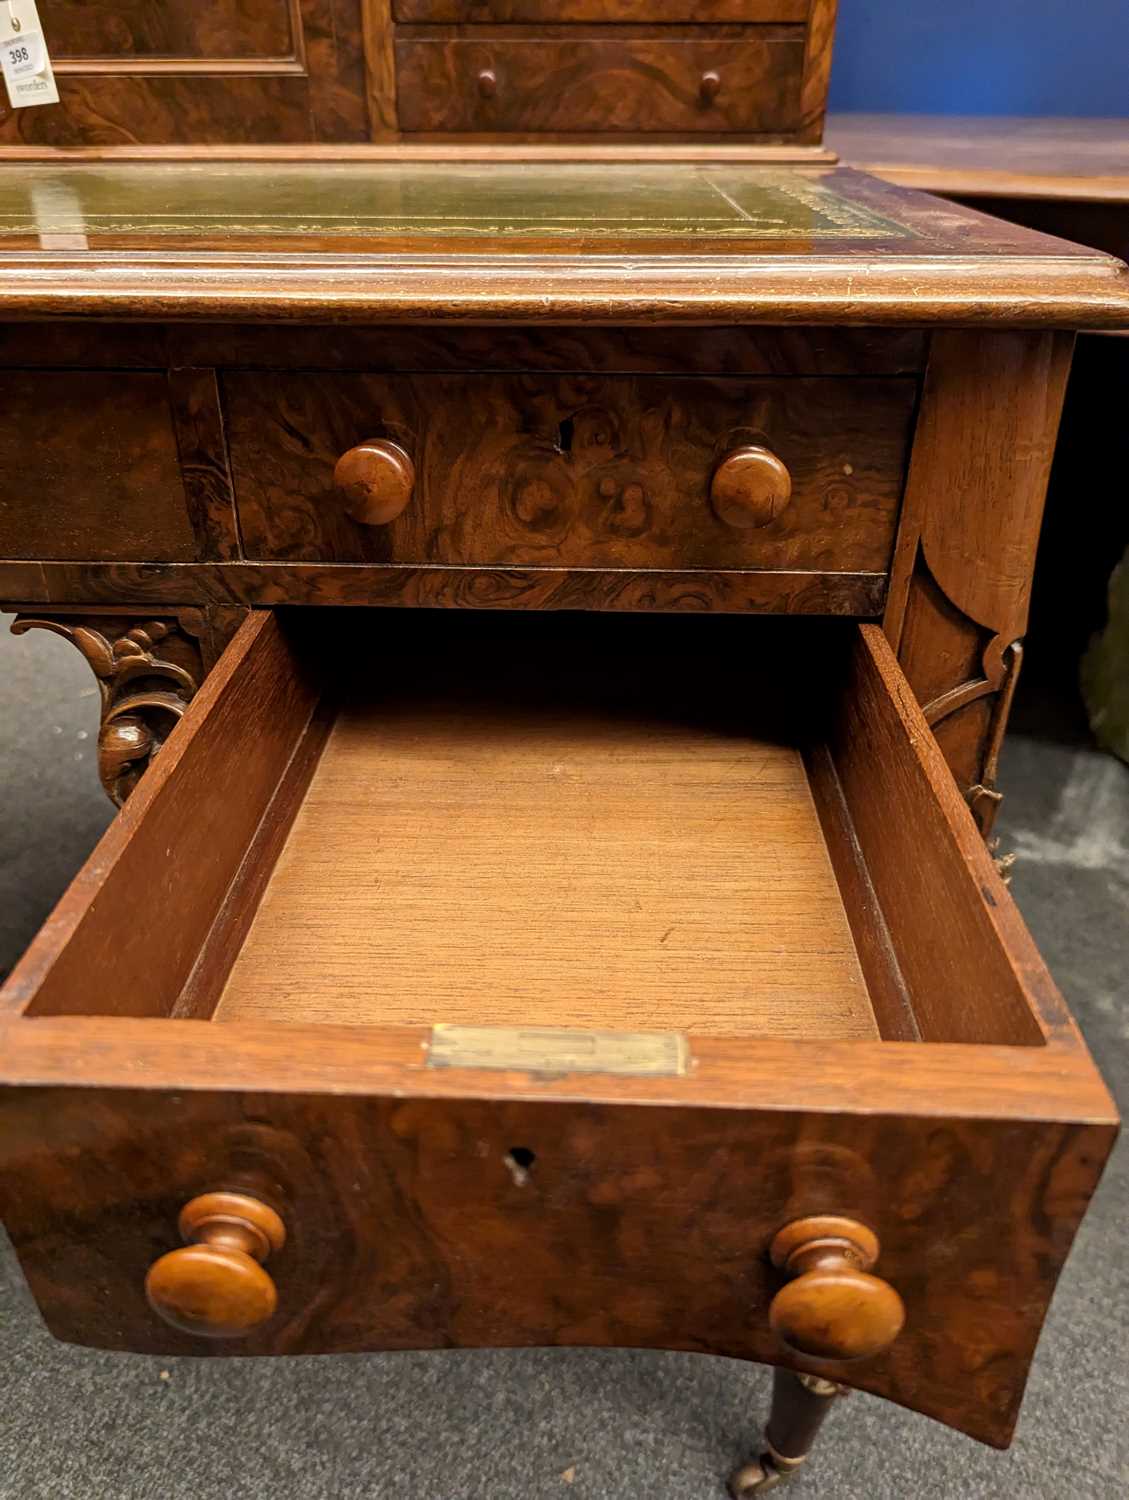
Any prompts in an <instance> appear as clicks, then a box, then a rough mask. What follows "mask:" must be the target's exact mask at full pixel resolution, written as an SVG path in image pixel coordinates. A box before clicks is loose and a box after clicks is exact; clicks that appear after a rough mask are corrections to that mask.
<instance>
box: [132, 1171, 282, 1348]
mask: <svg viewBox="0 0 1129 1500" xmlns="http://www.w3.org/2000/svg"><path fill="white" fill-rule="evenodd" d="M179 1229H180V1233H181V1237H182V1238H183V1239H184V1241H185V1247H184V1249H182V1250H170V1252H169V1253H168V1255H162V1256H161V1258H160V1260H158V1261H155V1262H154V1263H153V1265H152V1266H150V1268H149V1274H148V1276H146V1278H145V1295H146V1296H147V1297H148V1299H149V1305H150V1307H151V1308H152V1309H153V1311H154V1312H155V1313H156V1314H157V1315H158V1316H159V1317H162V1318H164V1320H165V1322H166V1323H171V1324H172V1326H173V1327H174V1328H181V1329H183V1330H184V1332H185V1333H197V1334H203V1335H204V1337H206V1338H213V1339H231V1338H239V1337H240V1336H241V1335H242V1334H245V1333H250V1332H251V1330H252V1329H253V1328H257V1327H258V1326H259V1324H260V1323H265V1322H266V1320H267V1319H268V1318H269V1317H271V1316H272V1315H273V1313H274V1310H275V1307H276V1306H277V1304H278V1293H277V1292H276V1291H275V1287H274V1282H273V1281H272V1280H271V1279H270V1277H269V1276H268V1275H267V1273H266V1272H265V1271H264V1270H263V1268H262V1266H261V1264H260V1262H261V1261H264V1260H266V1258H267V1256H268V1255H270V1253H271V1251H272V1250H281V1249H282V1247H283V1245H284V1244H285V1243H286V1226H285V1225H284V1224H283V1222H282V1220H281V1219H280V1218H279V1216H278V1215H277V1214H276V1213H275V1211H274V1209H273V1208H268V1207H267V1205H266V1204H265V1203H260V1202H259V1200H258V1199H257V1198H248V1197H247V1196H246V1195H245V1194H243V1193H203V1194H201V1196H200V1197H199V1198H193V1199H192V1201H191V1202H190V1203H186V1204H185V1206H184V1208H183V1209H182V1210H181V1214H180V1220H179Z"/></svg>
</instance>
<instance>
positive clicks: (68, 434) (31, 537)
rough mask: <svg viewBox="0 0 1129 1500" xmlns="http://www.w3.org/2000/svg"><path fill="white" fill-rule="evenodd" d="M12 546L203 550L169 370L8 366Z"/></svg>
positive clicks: (1, 502)
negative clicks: (180, 454) (184, 478)
mask: <svg viewBox="0 0 1129 1500" xmlns="http://www.w3.org/2000/svg"><path fill="white" fill-rule="evenodd" d="M0 413H2V415H3V420H2V421H0V555H3V556H7V557H16V558H18V557H24V558H29V559H36V558H38V559H47V558H82V559H87V560H95V561H100V560H109V559H112V558H117V559H119V560H121V561H130V560H135V561H139V562H141V561H145V560H147V559H151V558H166V559H168V560H169V561H171V562H189V561H191V560H192V559H193V558H195V557H196V556H197V555H198V553H197V544H196V539H195V537H194V535H193V530H192V526H191V524H190V522H189V516H188V509H187V505H186V502H185V490H184V486H183V484H182V482H181V475H180V471H179V467H178V462H177V445H176V435H175V432H174V428H173V423H172V417H171V413H170V406H169V392H168V388H167V385H166V382H165V376H164V374H163V373H161V372H159V371H149V372H142V371H137V370H130V371H124V370H118V371H105V372H98V371H73V370H51V371H47V370H44V371H41V372H30V371H27V370H10V371H0Z"/></svg>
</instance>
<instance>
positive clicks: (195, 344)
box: [0, 321, 928, 379]
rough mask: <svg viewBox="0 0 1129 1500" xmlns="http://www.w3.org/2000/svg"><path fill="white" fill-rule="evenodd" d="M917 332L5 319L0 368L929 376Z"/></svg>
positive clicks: (1, 329) (1, 328)
mask: <svg viewBox="0 0 1129 1500" xmlns="http://www.w3.org/2000/svg"><path fill="white" fill-rule="evenodd" d="M927 343H928V339H927V336H926V335H925V334H923V333H921V332H919V331H917V330H914V329H909V328H820V327H813V328H803V327H799V328H772V327H760V328H741V327H732V326H731V327H712V328H696V329H695V330H694V333H693V337H687V335H686V332H685V330H684V329H678V328H662V327H651V328H648V327H645V326H644V327H627V328H600V327H583V326H573V327H539V326H537V325H535V324H534V325H527V326H525V327H520V326H518V327H512V328H497V327H476V326H475V325H473V324H470V325H467V324H462V325H460V324H457V323H455V324H452V323H447V324H442V323H436V324H432V325H430V326H410V325H408V326H404V325H397V324H393V325H391V326H382V325H380V324H375V325H371V324H370V325H364V324H361V325H357V326H355V327H340V326H337V325H334V324H331V323H320V324H319V323H310V324H302V323H293V324H290V325H288V326H285V327H274V326H272V325H270V324H256V323H242V324H240V323H193V322H180V323H175V322H174V323H105V322H90V321H86V322H84V321H75V322H64V323H51V322H38V323H37V324H36V329H35V339H34V341H29V339H28V337H27V329H26V327H25V326H24V324H22V323H0V368H4V367H6V366H14V367H18V368H21V369H36V368H39V367H40V366H47V367H49V368H52V369H112V370H117V369H130V368H135V367H136V368H142V369H159V368H163V367H165V366H170V367H173V368H181V367H190V368H193V369H197V370H199V369H208V368H213V369H218V368H223V367H225V366H226V367H235V368H237V369H244V370H341V371H346V370H355V371H357V372H358V373H361V374H365V373H388V374H392V373H396V374H405V373H422V372H425V371H431V372H449V373H454V372H463V373H466V372H468V371H478V372H485V371H491V370H492V371H497V372H499V373H503V374H505V373H508V374H511V375H512V374H515V373H517V374H520V373H533V372H535V371H537V372H540V373H542V374H544V373H557V374H561V375H568V374H577V373H585V374H599V375H602V376H605V377H606V376H609V375H619V374H623V375H629V374H638V375H678V376H681V377H685V376H687V375H714V376H722V377H724V378H727V379H731V378H733V377H735V376H740V375H761V376H764V375H821V376H842V375H850V376H862V375H914V376H917V375H920V374H921V373H922V372H923V371H924V369H925V360H926V352H927Z"/></svg>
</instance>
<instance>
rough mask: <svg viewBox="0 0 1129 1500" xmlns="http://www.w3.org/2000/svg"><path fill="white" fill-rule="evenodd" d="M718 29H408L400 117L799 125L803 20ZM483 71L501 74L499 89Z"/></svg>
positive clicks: (400, 69)
mask: <svg viewBox="0 0 1129 1500" xmlns="http://www.w3.org/2000/svg"><path fill="white" fill-rule="evenodd" d="M714 31H715V32H716V34H715V35H713V36H711V35H708V34H707V32H706V31H705V30H704V29H703V28H701V27H695V28H693V29H689V28H688V29H687V30H686V31H685V33H684V34H676V33H674V32H673V31H672V30H671V29H668V28H664V29H663V32H662V34H661V35H659V36H656V35H655V34H654V31H653V29H651V30H647V29H646V28H640V32H641V34H639V35H635V34H633V33H631V32H630V31H626V32H625V31H623V30H620V31H616V32H604V31H595V30H594V31H588V32H586V33H583V34H581V35H579V36H577V35H576V29H575V28H573V27H569V28H567V29H566V30H561V31H557V30H556V29H555V28H549V27H545V26H540V27H536V28H530V29H529V31H528V34H526V35H515V34H514V32H513V31H512V30H507V31H505V32H502V31H498V32H493V31H491V30H489V29H488V28H483V27H479V28H477V29H476V30H475V31H474V32H473V33H470V32H465V33H459V32H450V33H445V34H444V33H438V34H436V33H434V32H432V31H430V30H426V31H424V30H420V31H418V32H417V31H415V30H412V31H410V32H409V31H408V30H407V29H406V28H399V29H398V31H397V35H396V86H397V93H398V98H399V114H400V125H401V128H402V129H403V130H404V131H406V132H413V131H486V132H504V131H520V132H539V131H550V132H564V133H567V132H570V131H617V132H629V133H651V134H654V133H656V132H670V133H696V132H701V131H706V132H714V133H717V132H723V133H724V132H728V131H742V132H748V133H750V134H765V135H770V136H775V137H777V138H780V137H783V136H785V135H787V134H789V133H790V132H791V131H792V130H793V129H794V128H795V126H796V123H797V119H798V116H799V111H800V91H801V80H802V72H803V60H804V32H803V29H802V28H801V27H779V28H777V27H765V28H758V29H756V30H742V29H739V28H714ZM484 73H489V74H490V75H491V77H492V78H493V80H494V82H493V85H492V86H491V88H490V90H489V92H488V93H484V91H483V87H482V85H481V82H480V80H481V77H482V75H483V74H484ZM708 73H713V74H715V75H716V76H717V78H718V79H719V81H720V82H719V87H718V88H717V91H716V93H713V94H707V93H706V92H705V90H704V89H703V86H702V81H703V78H704V76H705V75H706V74H708Z"/></svg>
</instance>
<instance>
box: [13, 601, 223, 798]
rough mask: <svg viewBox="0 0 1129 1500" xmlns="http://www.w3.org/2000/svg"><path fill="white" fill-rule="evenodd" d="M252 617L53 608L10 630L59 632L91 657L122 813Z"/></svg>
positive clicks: (108, 783) (107, 761) (105, 759)
mask: <svg viewBox="0 0 1129 1500" xmlns="http://www.w3.org/2000/svg"><path fill="white" fill-rule="evenodd" d="M246 613H247V611H246V610H244V609H230V608H227V607H226V606H223V607H217V608H208V609H182V610H178V611H177V612H176V613H175V614H172V615H162V616H160V617H154V616H153V615H151V614H146V613H141V612H133V613H130V612H127V611H125V610H120V609H119V610H111V609H105V610H101V609H92V608H89V607H87V608H82V607H79V606H76V607H75V608H73V609H69V608H65V607H62V606H55V605H52V606H50V607H49V609H48V610H47V611H41V610H36V611H34V613H33V612H30V611H29V612H28V613H26V614H17V615H16V618H15V620H14V621H13V624H12V631H13V634H15V635H22V634H23V633H24V632H25V631H27V630H34V629H42V630H50V631H53V632H54V633H55V634H56V635H61V636H63V637H64V639H66V640H68V641H70V642H71V643H72V645H75V646H77V647H78V649H79V650H80V651H81V652H82V654H83V656H84V657H85V658H86V660H87V662H88V663H89V665H90V668H91V670H92V671H93V673H94V676H95V678H96V679H97V682H98V688H99V691H100V693H101V696H102V726H101V729H100V730H99V732H98V774H99V776H100V777H101V780H102V785H103V786H104V787H105V789H106V794H107V796H108V797H109V798H110V800H111V801H112V802H113V803H114V804H115V805H116V806H118V807H121V805H122V803H123V802H124V801H125V800H126V798H127V797H128V796H129V794H130V792H132V791H133V789H134V787H135V786H136V785H137V783H138V781H140V779H141V777H142V775H143V774H144V772H145V769H146V767H147V766H148V764H149V762H150V760H151V759H152V757H153V756H154V755H156V754H157V752H158V751H159V750H160V748H161V746H162V745H163V744H164V742H165V740H166V739H167V737H168V735H169V732H170V731H171V730H172V728H173V727H174V725H175V724H176V723H177V722H178V721H179V719H180V718H181V716H182V715H183V714H184V711H185V709H186V708H187V707H188V704H189V703H190V702H191V700H192V698H193V696H194V695H195V693H196V691H197V689H198V688H199V686H200V684H201V683H202V682H203V680H204V678H205V677H206V675H207V674H208V672H209V671H210V670H211V668H212V667H213V666H214V665H215V662H216V660H217V659H218V657H219V655H220V653H221V651H222V649H223V647H224V645H226V643H227V641H228V640H229V639H230V638H231V636H232V635H233V634H234V633H235V630H236V628H237V627H238V625H239V622H240V620H242V618H243V616H244V615H245V614H246Z"/></svg>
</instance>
